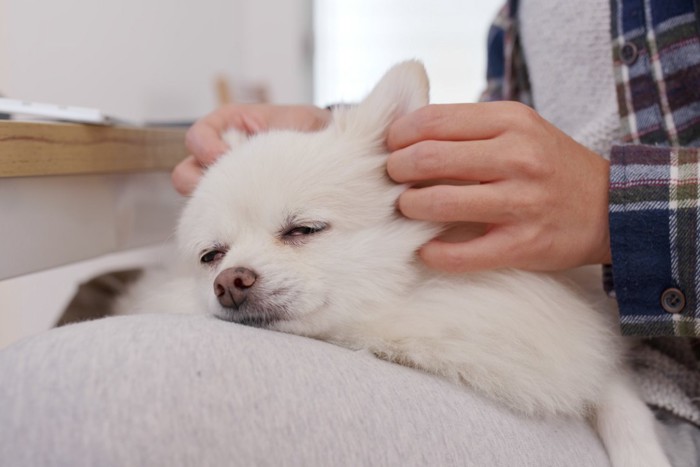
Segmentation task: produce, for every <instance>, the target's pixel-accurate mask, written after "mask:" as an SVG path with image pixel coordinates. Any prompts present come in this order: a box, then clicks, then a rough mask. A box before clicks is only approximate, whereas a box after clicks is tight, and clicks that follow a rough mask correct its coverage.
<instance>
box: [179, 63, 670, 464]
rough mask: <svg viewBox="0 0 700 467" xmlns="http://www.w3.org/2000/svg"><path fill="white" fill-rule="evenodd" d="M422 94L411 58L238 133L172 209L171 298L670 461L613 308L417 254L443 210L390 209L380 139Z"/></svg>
mask: <svg viewBox="0 0 700 467" xmlns="http://www.w3.org/2000/svg"><path fill="white" fill-rule="evenodd" d="M427 103H428V80H427V76H426V74H425V70H424V69H423V66H422V65H421V64H419V63H417V62H406V63H402V64H400V65H398V66H396V67H394V68H393V69H391V70H390V71H389V72H388V73H387V74H386V75H385V76H384V78H383V79H382V80H381V82H380V83H379V84H378V85H377V86H376V87H375V89H374V90H373V91H372V92H371V93H370V95H369V96H368V97H367V98H366V99H365V100H364V101H362V102H361V103H360V104H359V105H357V106H354V107H351V108H346V109H340V110H337V111H335V112H334V115H333V120H332V123H330V125H329V126H328V127H327V128H326V129H324V130H322V131H320V132H317V133H299V132H292V131H274V132H269V133H266V134H261V135H257V136H255V137H253V138H251V139H249V140H248V141H243V142H240V141H239V142H233V143H232V144H235V145H236V147H235V151H232V152H231V153H230V154H228V155H225V156H224V157H222V158H221V159H220V160H219V161H218V162H217V163H216V164H215V165H214V166H212V167H211V168H210V169H209V170H208V171H207V173H206V175H205V176H204V178H203V179H202V181H201V183H200V184H199V186H198V188H197V189H196V191H195V192H194V194H193V196H192V198H191V200H190V201H189V204H188V205H187V207H186V208H185V210H184V213H183V215H182V218H181V221H180V224H179V227H178V242H179V246H180V248H181V251H182V253H183V255H184V258H185V260H186V262H187V263H188V265H189V266H190V267H191V271H192V278H187V279H183V280H181V283H180V284H179V285H178V286H177V289H178V290H183V292H182V295H185V296H179V295H178V294H175V297H174V298H175V300H174V303H173V305H172V306H173V307H176V308H178V309H181V310H187V311H189V310H192V309H196V310H206V311H207V312H208V313H211V314H212V315H215V316H216V317H218V318H221V319H223V320H226V321H232V322H236V323H242V324H247V325H252V326H258V327H262V328H267V329H272V330H276V331H282V332H289V333H294V334H300V335H304V336H309V337H313V338H317V339H322V340H325V341H329V342H333V343H336V344H338V345H341V346H345V347H349V348H352V349H358V350H362V349H364V350H368V351H370V352H372V353H373V354H375V355H377V356H378V357H380V358H383V359H387V360H390V361H393V362H397V363H400V364H403V365H408V366H411V367H415V368H420V369H423V370H425V371H428V372H431V373H434V374H437V375H440V376H443V377H445V378H448V379H450V380H452V381H454V382H456V383H459V384H464V385H466V386H468V387H470V388H472V389H473V390H475V391H479V392H481V393H483V394H486V395H488V396H490V397H492V398H495V399H497V400H498V401H500V402H502V403H503V404H505V405H507V406H509V407H511V408H512V409H514V410H517V411H520V412H524V413H526V414H531V415H533V416H543V415H564V416H577V417H588V418H589V419H590V420H591V422H592V424H593V426H594V427H595V428H596V429H597V431H598V433H599V435H600V437H601V439H602V440H603V442H604V444H605V446H606V448H607V451H608V453H609V455H610V458H611V461H612V464H613V465H614V466H615V467H623V466H624V467H641V466H649V467H662V466H668V465H669V463H668V461H667V460H666V457H665V456H664V454H663V451H662V449H661V447H660V445H659V442H658V440H657V438H656V435H655V433H654V428H653V416H652V415H651V412H650V411H649V410H648V408H647V407H646V406H645V405H644V403H643V402H642V401H641V400H640V399H639V397H638V396H637V394H636V393H635V391H634V389H633V388H632V387H631V385H630V384H629V382H628V379H627V376H626V373H625V369H624V364H623V363H622V362H623V355H622V353H623V348H622V339H621V338H619V337H618V336H616V335H615V333H614V332H613V331H612V330H611V329H612V328H613V326H612V325H611V324H610V319H609V317H605V316H603V314H601V313H599V312H596V311H594V310H593V308H592V307H591V306H589V305H588V304H587V303H585V302H584V301H583V300H582V299H581V298H579V297H578V296H577V295H576V294H575V293H574V292H573V291H572V290H570V289H569V288H567V287H566V286H564V285H563V284H562V283H560V282H559V281H557V280H555V279H554V278H553V277H551V276H548V275H542V274H532V273H526V272H521V271H513V270H507V271H494V272H483V273H477V274H468V275H460V276H448V275H442V274H438V273H436V272H434V271H429V270H427V269H425V268H424V267H422V266H421V264H420V263H419V262H418V261H417V260H416V256H415V253H416V250H417V249H418V248H419V247H420V246H421V245H423V244H424V243H426V242H427V241H428V240H430V239H431V238H433V237H434V236H435V235H436V234H438V233H439V232H441V230H443V229H444V226H442V225H436V224H432V223H427V222H419V221H414V220H409V219H406V218H404V217H402V216H400V215H398V214H397V212H396V200H397V198H398V196H399V194H400V193H401V192H402V191H403V190H404V189H405V188H406V187H405V186H398V185H396V184H394V183H392V182H391V181H390V180H389V178H388V177H387V175H386V169H385V164H386V158H387V150H386V148H385V144H384V140H385V136H386V132H387V128H388V126H389V125H390V124H391V122H392V121H394V120H395V119H397V118H398V117H400V116H402V115H404V114H406V113H407V112H411V111H412V110H415V109H417V108H419V107H421V106H424V105H426V104H427ZM172 290H173V289H172V288H171V289H170V291H169V293H168V294H169V295H170V299H171V300H172V299H173V292H172Z"/></svg>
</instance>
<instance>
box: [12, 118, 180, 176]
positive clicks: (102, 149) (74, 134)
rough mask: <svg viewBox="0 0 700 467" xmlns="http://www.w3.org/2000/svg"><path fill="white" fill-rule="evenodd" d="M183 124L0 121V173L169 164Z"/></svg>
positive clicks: (87, 170) (57, 172)
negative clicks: (137, 125)
mask: <svg viewBox="0 0 700 467" xmlns="http://www.w3.org/2000/svg"><path fill="white" fill-rule="evenodd" d="M185 132H186V130H185V129H184V128H175V129H173V128H143V127H117V126H114V127H113V126H97V125H76V124H62V123H38V122H16V121H3V122H0V178H7V177H35V176H48V175H77V174H104V173H121V172H141V171H154V170H162V171H168V170H171V169H172V168H173V167H174V166H175V165H176V164H177V163H178V162H180V161H181V160H182V159H184V158H185V157H186V156H187V150H186V148H185V144H184V142H185Z"/></svg>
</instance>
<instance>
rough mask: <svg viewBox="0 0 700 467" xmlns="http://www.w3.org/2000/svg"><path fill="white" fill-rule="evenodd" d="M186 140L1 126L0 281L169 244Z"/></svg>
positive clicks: (164, 133) (98, 129) (177, 132)
mask: <svg viewBox="0 0 700 467" xmlns="http://www.w3.org/2000/svg"><path fill="white" fill-rule="evenodd" d="M184 135H185V130H184V129H165V128H140V127H111V126H95V125H75V124H57V123H33V122H32V123H27V122H15V121H0V216H1V218H0V280H2V279H6V278H9V277H14V276H19V275H22V274H27V273H30V272H35V271H42V270H45V269H48V268H52V267H55V266H59V265H64V264H68V263H72V262H75V261H80V260H85V259H89V258H94V257H97V256H99V255H103V254H106V253H113V252H117V251H122V250H126V249H131V248H137V247H142V246H145V245H152V244H157V243H161V242H164V241H166V240H167V239H168V238H169V237H171V235H172V233H173V229H174V225H175V221H176V218H177V214H178V212H179V210H180V208H181V205H182V201H183V200H182V198H181V197H180V196H179V195H177V194H176V193H175V191H174V190H173V189H172V187H171V184H170V175H169V172H170V170H171V169H172V167H174V166H175V164H177V162H179V161H180V160H182V159H183V158H184V157H185V156H186V155H187V152H186V149H185V146H184Z"/></svg>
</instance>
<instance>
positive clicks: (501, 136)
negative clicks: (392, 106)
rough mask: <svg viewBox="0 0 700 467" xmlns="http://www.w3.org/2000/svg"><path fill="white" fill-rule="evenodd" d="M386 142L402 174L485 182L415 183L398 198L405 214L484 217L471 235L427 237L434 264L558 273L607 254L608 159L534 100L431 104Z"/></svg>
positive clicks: (395, 173)
mask: <svg viewBox="0 0 700 467" xmlns="http://www.w3.org/2000/svg"><path fill="white" fill-rule="evenodd" d="M387 145H388V147H389V149H390V150H391V151H393V152H392V154H391V155H390V157H389V160H388V164H387V171H388V173H389V176H390V177H391V178H392V179H393V180H395V181H396V182H399V183H409V184H412V183H416V182H423V181H429V180H439V179H451V180H458V181H474V182H479V184H473V185H464V186H453V185H439V184H438V185H432V186H427V187H423V188H409V189H408V190H407V191H406V192H404V193H403V194H402V195H401V197H400V198H399V203H398V207H399V210H400V211H401V212H402V213H403V214H404V215H405V216H407V217H409V218H413V219H421V220H430V221H437V222H480V223H485V224H488V228H487V230H486V233H485V234H484V235H483V236H480V237H478V238H475V239H472V240H468V241H465V242H460V243H448V242H446V241H442V240H440V239H439V238H438V239H435V240H432V241H431V242H429V243H427V244H426V245H424V246H423V248H422V249H421V251H420V256H421V258H422V259H423V261H424V262H425V263H426V264H427V265H428V266H430V267H433V268H436V269H440V270H443V271H448V272H463V271H473V270H480V269H494V268H506V267H513V268H518V269H525V270H538V271H556V270H562V269H567V268H571V267H576V266H581V265H584V264H594V263H609V262H610V234H609V224H608V189H609V181H608V176H609V170H610V169H609V163H608V162H607V161H606V160H605V159H603V158H602V157H601V156H599V155H597V154H595V153H594V152H592V151H590V150H588V149H587V148H585V147H584V146H582V145H580V144H579V143H577V142H576V141H574V140H573V139H572V138H570V137H569V136H567V135H566V134H564V133H563V132H562V131H560V130H559V129H557V128H556V127H554V126H553V125H552V124H550V123H549V122H547V121H546V120H544V119H543V118H542V117H541V116H540V115H539V114H538V113H536V112H535V111H534V110H532V109H531V108H529V107H527V106H525V105H523V104H518V103H514V102H493V103H479V104H454V105H429V106H426V107H423V108H421V109H418V110H417V111H415V112H413V113H411V114H408V115H406V116H404V117H402V118H400V119H398V120H397V121H396V122H395V123H394V124H393V125H392V126H391V128H390V129H389V135H388V139H387Z"/></svg>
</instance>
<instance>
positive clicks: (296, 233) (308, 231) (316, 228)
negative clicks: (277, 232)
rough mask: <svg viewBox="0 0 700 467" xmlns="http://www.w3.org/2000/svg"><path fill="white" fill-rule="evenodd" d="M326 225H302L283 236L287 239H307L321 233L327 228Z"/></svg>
mask: <svg viewBox="0 0 700 467" xmlns="http://www.w3.org/2000/svg"><path fill="white" fill-rule="evenodd" d="M326 227H327V226H326V224H318V225H300V226H296V227H292V228H291V229H289V230H287V231H286V232H284V233H283V234H282V236H283V237H285V238H295V237H305V236H307V235H312V234H315V233H317V232H320V231H322V230H324V229H325V228H326Z"/></svg>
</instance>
